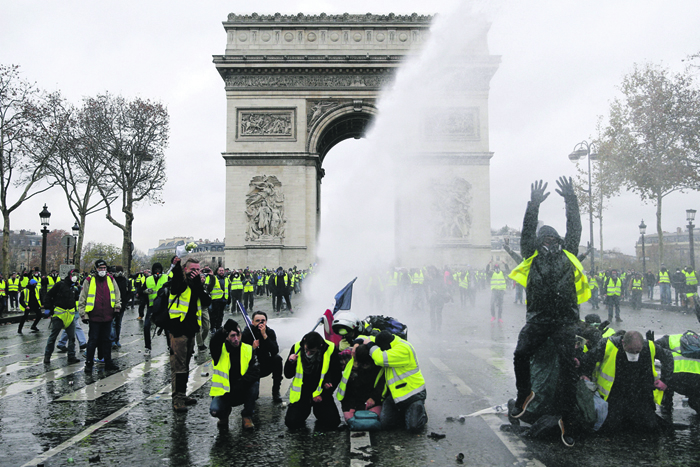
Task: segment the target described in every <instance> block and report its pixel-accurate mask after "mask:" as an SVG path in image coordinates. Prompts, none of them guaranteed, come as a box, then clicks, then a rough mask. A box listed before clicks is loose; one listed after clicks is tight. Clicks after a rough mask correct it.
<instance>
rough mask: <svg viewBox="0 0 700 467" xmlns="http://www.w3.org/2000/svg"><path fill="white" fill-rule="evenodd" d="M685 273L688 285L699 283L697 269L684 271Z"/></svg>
mask: <svg viewBox="0 0 700 467" xmlns="http://www.w3.org/2000/svg"><path fill="white" fill-rule="evenodd" d="M683 274H685V283H686V285H698V278H697V277H696V276H695V271H693V272H685V271H683Z"/></svg>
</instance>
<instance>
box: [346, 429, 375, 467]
mask: <svg viewBox="0 0 700 467" xmlns="http://www.w3.org/2000/svg"><path fill="white" fill-rule="evenodd" d="M356 433H360V432H358V431H349V432H348V435H349V436H350V467H366V466H368V465H370V464H371V460H370V457H371V454H370V450H371V448H372V444H371V443H370V439H369V432H366V431H365V432H362V433H364V436H360V437H357V438H355V437H353V436H352V435H354V434H356ZM353 456H354V457H353ZM358 456H359V458H358Z"/></svg>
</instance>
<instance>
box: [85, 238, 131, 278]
mask: <svg viewBox="0 0 700 467" xmlns="http://www.w3.org/2000/svg"><path fill="white" fill-rule="evenodd" d="M98 259H103V260H105V261H106V262H107V264H108V265H109V266H110V267H111V266H124V264H123V263H122V250H121V248H119V247H118V246H116V245H107V244H106V243H95V242H88V243H87V244H86V245H84V246H83V255H82V257H81V258H80V270H81V271H85V272H89V271H91V270H92V269H94V267H95V261H97V260H98Z"/></svg>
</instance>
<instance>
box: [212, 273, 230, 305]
mask: <svg viewBox="0 0 700 467" xmlns="http://www.w3.org/2000/svg"><path fill="white" fill-rule="evenodd" d="M209 277H211V278H212V280H213V281H214V288H213V289H211V299H212V300H220V299H222V298H223V299H225V300H228V289H229V287H230V285H229V281H228V277H226V278H225V279H224V288H223V289H222V288H221V283H220V282H219V276H209Z"/></svg>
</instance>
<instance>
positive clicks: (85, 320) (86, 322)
mask: <svg viewBox="0 0 700 467" xmlns="http://www.w3.org/2000/svg"><path fill="white" fill-rule="evenodd" d="M81 321H82V322H83V324H90V320H89V319H87V318H85V319H83V320H81Z"/></svg>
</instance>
